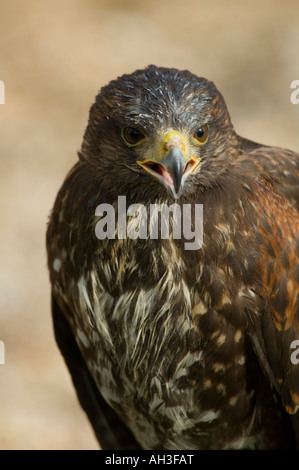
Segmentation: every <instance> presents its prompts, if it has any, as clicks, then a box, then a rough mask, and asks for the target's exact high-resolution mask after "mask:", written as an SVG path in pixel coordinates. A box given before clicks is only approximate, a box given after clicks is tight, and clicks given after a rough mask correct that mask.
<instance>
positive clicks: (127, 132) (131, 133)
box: [122, 127, 144, 145]
mask: <svg viewBox="0 0 299 470" xmlns="http://www.w3.org/2000/svg"><path fill="white" fill-rule="evenodd" d="M122 137H123V139H124V141H125V142H126V144H128V145H137V144H139V142H141V140H142V139H144V135H143V134H142V132H140V131H139V130H138V129H136V128H135V127H125V128H124V129H123V130H122Z"/></svg>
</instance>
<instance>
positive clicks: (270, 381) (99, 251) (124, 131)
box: [47, 66, 299, 450]
mask: <svg viewBox="0 0 299 470" xmlns="http://www.w3.org/2000/svg"><path fill="white" fill-rule="evenodd" d="M119 196H124V197H125V198H126V207H129V206H131V205H133V204H139V205H143V206H144V207H145V208H146V209H149V208H150V206H151V205H154V204H158V205H162V204H165V205H166V206H167V207H170V206H171V205H172V204H174V203H175V204H177V205H178V206H179V207H180V208H182V209H183V207H184V205H185V206H187V205H189V206H188V207H191V208H192V210H191V212H190V213H191V219H190V220H191V224H192V227H193V228H194V227H195V225H194V224H195V220H194V217H195V210H194V208H195V206H196V207H197V205H198V206H199V205H201V207H202V209H203V217H202V244H201V246H200V247H198V249H186V245H185V242H186V240H187V238H186V236H185V234H184V231H182V234H181V237H175V236H174V233H173V232H174V219H173V220H172V221H171V214H170V213H169V214H170V232H169V236H168V237H162V236H160V237H156V238H154V237H152V238H151V237H150V236H147V237H146V238H145V237H141V236H139V237H138V236H135V237H133V236H129V235H128V232H127V233H125V236H124V233H121V234H120V233H119V225H118V223H117V216H118V215H119V214H118V197H119ZM103 204H105V206H103ZM98 206H100V207H102V208H103V207H105V208H107V214H108V207H112V208H113V210H114V213H115V217H116V222H115V221H114V222H115V223H114V225H113V224H112V229H111V224H110V225H109V223H110V222H111V221H110V222H109V220H108V216H107V214H106V219H105V223H106V229H107V236H106V237H104V236H102V237H99V236H97V234H96V226H97V224H98V222H99V221H102V224H103V225H102V227H103V230H104V228H105V227H104V225H105V224H104V222H103V221H104V218H103V217H101V215H102V216H103V215H104V211H102V214H99V212H98V211H97V207H98ZM134 207H135V209H136V207H137V206H133V208H134ZM298 211H299V155H298V154H295V153H293V152H291V151H289V150H285V149H281V148H274V147H268V146H265V145H260V144H257V143H254V142H251V141H249V140H246V139H244V138H242V137H240V136H239V135H237V134H236V132H235V130H234V128H233V126H232V123H231V120H230V117H229V113H228V111H227V107H226V104H225V101H224V99H223V97H222V96H221V94H220V93H219V91H218V90H217V88H216V87H215V85H214V84H213V83H212V82H210V81H208V80H206V79H204V78H199V77H197V76H195V75H193V74H192V73H190V72H189V71H179V70H176V69H167V68H160V67H155V66H149V67H147V68H146V69H144V70H137V71H136V72H134V73H132V74H130V75H123V76H121V77H120V78H118V79H117V80H114V81H112V82H111V83H109V84H108V85H107V86H105V87H103V88H102V89H101V91H100V93H99V94H98V95H97V97H96V100H95V103H94V104H93V105H92V107H91V109H90V117H89V122H88V125H87V128H86V131H85V135H84V138H83V144H82V147H81V150H80V152H79V161H78V162H77V163H76V165H75V166H74V167H73V168H72V170H71V171H70V172H69V174H68V175H67V177H66V180H65V182H64V184H63V186H62V188H61V189H60V191H59V193H58V196H57V199H56V202H55V205H54V208H53V211H52V214H51V216H50V220H49V225H48V230H47V250H48V265H49V270H50V279H51V285H52V312H53V322H54V330H55V336H56V340H57V343H58V346H59V348H60V350H61V352H62V354H63V356H64V358H65V361H66V364H67V366H68V368H69V371H70V373H71V376H72V379H73V382H74V385H75V388H76V390H77V394H78V397H79V400H80V402H81V405H82V407H83V408H84V410H85V411H86V413H87V415H88V417H89V420H90V421H91V424H92V426H93V428H94V431H95V433H96V436H97V438H98V440H99V442H100V445H101V447H102V448H103V449H114V450H115V449H159V450H161V449H180V450H184V449H188V450H195V449H294V448H296V447H298V445H299V364H298V362H299V361H298V360H297V359H298V355H299V354H298V355H296V347H297V348H298V344H299V343H298V340H299V235H298V233H299V212H298ZM137 212H138V210H137ZM110 215H111V213H110ZM122 215H123V214H122ZM125 216H126V214H125ZM157 217H158V216H157ZM192 217H193V218H192ZM126 222H127V226H126V227H129V226H130V223H131V225H132V224H133V225H134V224H135V225H134V227H133V229H134V230H135V235H136V233H137V235H138V229H139V228H140V224H141V219H140V218H139V219H138V217H135V218H134V215H133V214H132V213H130V214H127V218H126ZM160 222H161V221H160ZM182 224H183V222H182ZM108 225H109V227H110V228H109V229H108ZM131 228H132V227H131ZM108 235H110V236H108ZM198 236H199V235H198V233H197V232H196V231H195V230H194V237H195V238H196V237H198ZM294 359H295V360H294Z"/></svg>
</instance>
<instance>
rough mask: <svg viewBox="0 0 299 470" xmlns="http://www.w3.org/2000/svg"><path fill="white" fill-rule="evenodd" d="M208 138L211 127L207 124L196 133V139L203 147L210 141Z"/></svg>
mask: <svg viewBox="0 0 299 470" xmlns="http://www.w3.org/2000/svg"><path fill="white" fill-rule="evenodd" d="M208 136H209V126H208V124H205V125H204V126H201V127H200V128H199V129H197V131H196V132H195V133H194V139H196V140H197V142H199V143H200V144H201V145H202V144H205V143H206V141H207V140H208Z"/></svg>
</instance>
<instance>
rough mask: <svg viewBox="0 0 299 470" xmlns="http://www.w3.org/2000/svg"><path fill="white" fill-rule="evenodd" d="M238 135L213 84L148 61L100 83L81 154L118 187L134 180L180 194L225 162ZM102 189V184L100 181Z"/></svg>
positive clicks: (128, 185)
mask: <svg viewBox="0 0 299 470" xmlns="http://www.w3.org/2000/svg"><path fill="white" fill-rule="evenodd" d="M236 142H237V138H236V134H235V132H234V129H233V127H232V124H231V121H230V118H229V114H228V111H227V108H226V104H225V101H224V99H223V98H222V96H221V94H220V93H219V91H218V90H217V89H216V87H215V85H214V84H213V83H212V82H210V81H208V80H206V79H204V78H199V77H197V76H196V75H193V74H192V73H190V72H188V71H179V70H177V69H167V68H160V67H155V66H149V67H147V68H146V69H144V70H137V71H136V72H134V73H133V74H130V75H123V76H121V77H120V78H118V79H117V80H114V81H112V82H110V83H109V84H108V85H107V86H105V87H103V88H102V90H101V91H100V93H99V94H98V96H97V97H96V101H95V103H94V105H93V106H92V107H91V110H90V118H89V123H88V126H87V129H86V132H85V135H84V141H83V144H82V149H81V152H80V154H79V155H80V158H81V159H82V160H83V161H85V162H86V163H87V164H89V165H90V166H91V167H92V170H93V172H94V174H95V175H96V176H97V177H100V178H101V181H102V183H103V182H104V181H105V183H104V184H107V185H113V187H114V188H117V190H118V192H119V194H124V191H130V190H132V184H133V182H134V183H135V185H137V186H138V187H139V189H140V190H141V188H143V190H144V191H146V190H148V191H149V192H150V191H154V194H157V193H159V194H160V192H163V191H165V188H166V190H167V191H168V192H169V193H170V194H171V195H172V197H173V198H175V199H178V198H179V197H180V196H181V195H182V194H183V193H188V192H192V190H194V188H195V187H197V186H198V184H200V181H202V183H204V181H206V180H207V174H209V173H210V176H211V177H212V178H215V175H216V174H217V172H219V171H223V169H224V168H225V162H226V161H228V160H229V157H230V154H231V153H232V152H231V150H232V149H233V148H234V146H235V145H236ZM107 189H108V188H107Z"/></svg>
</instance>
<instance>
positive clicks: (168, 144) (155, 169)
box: [137, 132, 200, 199]
mask: <svg viewBox="0 0 299 470" xmlns="http://www.w3.org/2000/svg"><path fill="white" fill-rule="evenodd" d="M173 134H175V136H176V139H175V143H176V145H172V141H173V140H174V139H173ZM178 135H179V134H178V133H177V132H171V133H169V134H167V135H166V136H165V138H164V140H163V148H162V152H161V153H162V159H161V157H160V155H159V156H158V158H157V159H146V160H144V161H137V163H138V164H139V165H140V166H141V167H142V168H143V169H144V170H145V171H147V172H148V173H149V174H151V175H152V176H153V177H154V178H156V179H157V180H158V181H160V183H162V184H163V185H164V186H165V187H166V189H167V190H168V191H169V192H170V193H171V194H172V196H173V197H174V199H179V198H180V197H181V195H182V192H183V189H184V184H185V181H186V179H187V177H188V176H189V175H190V174H191V173H193V172H194V170H195V169H196V168H197V166H198V164H199V160H200V159H199V158H198V157H196V158H195V157H191V158H188V157H186V152H185V146H183V145H182V144H180V141H179V140H178Z"/></svg>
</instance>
